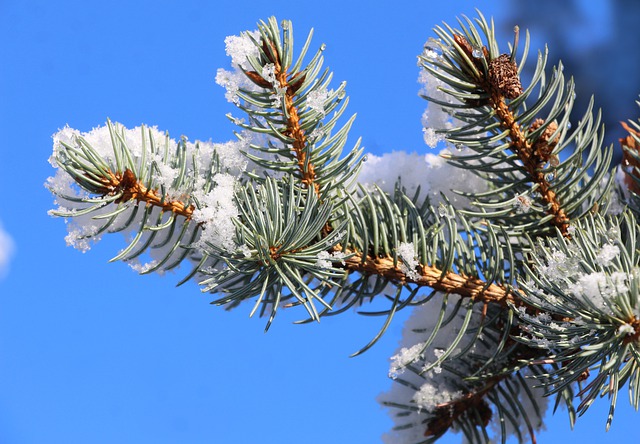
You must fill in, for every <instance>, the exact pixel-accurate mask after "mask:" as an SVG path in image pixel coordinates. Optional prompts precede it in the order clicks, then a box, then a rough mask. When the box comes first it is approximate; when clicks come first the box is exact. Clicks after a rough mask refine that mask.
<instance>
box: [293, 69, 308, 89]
mask: <svg viewBox="0 0 640 444" xmlns="http://www.w3.org/2000/svg"><path fill="white" fill-rule="evenodd" d="M306 78H307V73H306V72H304V71H300V72H299V73H298V74H296V75H295V76H293V77H292V78H291V79H290V80H289V90H291V94H295V93H297V92H298V90H299V89H300V87H301V86H302V84H303V83H304V81H305V79H306Z"/></svg>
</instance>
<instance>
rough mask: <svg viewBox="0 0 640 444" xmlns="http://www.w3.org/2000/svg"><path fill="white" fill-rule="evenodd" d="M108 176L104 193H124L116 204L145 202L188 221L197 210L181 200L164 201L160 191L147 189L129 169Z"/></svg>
mask: <svg viewBox="0 0 640 444" xmlns="http://www.w3.org/2000/svg"><path fill="white" fill-rule="evenodd" d="M108 174H109V177H108V178H106V177H105V178H103V180H102V182H103V184H104V189H103V190H102V192H103V193H104V194H105V195H111V196H115V195H116V194H118V193H122V195H121V197H119V198H118V199H117V200H116V201H115V202H116V203H120V202H127V201H129V200H132V199H135V200H137V201H138V202H145V203H146V204H147V205H152V206H155V207H159V208H161V209H162V211H170V212H172V213H175V214H177V215H180V216H184V217H185V218H187V219H190V218H191V215H192V214H193V211H194V210H195V207H194V206H193V205H188V206H187V205H185V203H184V202H181V201H179V200H163V198H162V195H161V194H160V193H158V190H155V189H149V188H147V187H145V186H144V184H143V183H142V182H141V181H139V180H138V179H137V177H136V176H135V174H134V173H133V171H131V170H130V169H129V168H127V169H125V170H124V173H119V172H116V173H113V172H111V171H109V173H108Z"/></svg>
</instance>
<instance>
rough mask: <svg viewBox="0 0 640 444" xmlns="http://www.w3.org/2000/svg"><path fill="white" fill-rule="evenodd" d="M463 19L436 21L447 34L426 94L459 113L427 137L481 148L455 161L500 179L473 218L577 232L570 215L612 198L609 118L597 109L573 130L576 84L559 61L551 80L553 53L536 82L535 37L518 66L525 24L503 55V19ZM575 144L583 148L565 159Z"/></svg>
mask: <svg viewBox="0 0 640 444" xmlns="http://www.w3.org/2000/svg"><path fill="white" fill-rule="evenodd" d="M460 25H461V29H460V30H456V29H453V28H451V27H449V26H448V25H446V24H445V25H444V27H436V28H435V31H436V34H437V35H438V36H439V38H440V40H431V41H430V42H429V44H428V46H427V47H426V48H425V52H424V53H423V55H422V56H421V57H420V61H421V64H422V67H423V68H424V70H425V77H424V78H425V79H426V80H425V82H431V83H433V86H430V87H429V88H428V91H429V92H431V95H425V96H424V97H425V98H426V99H427V100H429V101H430V102H431V105H430V108H431V107H432V106H433V107H435V109H436V110H437V109H440V111H439V112H442V113H444V114H445V115H447V116H449V118H448V122H449V123H448V127H445V128H437V127H436V128H427V133H426V134H432V135H433V134H436V135H438V134H439V135H440V136H438V137H443V138H444V139H445V140H446V141H447V142H449V143H451V144H453V145H455V146H466V147H468V148H469V149H470V150H471V151H472V152H473V153H472V154H464V155H463V154H460V155H456V154H452V155H450V156H449V160H450V162H451V163H452V164H453V165H455V166H457V167H460V168H465V169H472V170H473V171H474V172H475V173H476V174H478V175H479V176H481V177H482V178H484V179H485V180H487V181H488V182H489V183H490V184H491V187H490V189H489V190H488V191H487V192H484V193H476V194H475V195H473V196H471V195H470V196H469V197H471V198H473V199H474V205H475V206H476V207H477V210H465V214H467V215H469V216H473V217H477V218H484V219H486V220H489V221H491V222H492V223H495V224H499V225H501V226H503V227H505V228H506V229H507V231H508V232H509V233H510V234H511V235H515V236H518V235H521V234H522V233H523V232H524V231H526V232H527V233H528V234H529V235H533V234H540V235H545V234H549V233H552V232H553V229H555V228H558V229H559V230H560V231H561V232H562V233H563V234H564V235H565V236H568V231H567V230H568V228H569V226H570V221H571V220H572V219H576V218H580V217H582V216H584V215H585V214H586V212H587V211H588V210H589V209H590V208H592V207H593V205H594V204H596V203H598V204H599V203H602V202H603V200H604V199H605V198H606V196H607V190H608V186H606V187H604V188H602V187H601V185H600V184H601V182H602V180H603V178H604V177H605V176H606V174H607V173H608V165H609V163H610V160H611V155H612V147H604V148H603V147H602V137H603V131H602V128H601V127H600V125H599V117H596V119H595V120H594V118H593V116H592V115H591V110H590V109H589V110H587V113H586V114H585V116H584V117H583V119H582V120H581V121H580V123H579V124H578V125H577V126H576V128H575V129H573V130H570V125H571V124H570V122H569V113H570V111H571V108H572V106H573V101H574V87H573V82H572V81H569V82H565V80H564V76H563V74H562V66H561V65H559V66H558V68H555V69H554V70H553V71H552V75H551V78H550V80H549V82H548V83H547V81H546V76H545V72H544V71H545V65H546V53H545V54H540V55H539V56H538V62H537V66H536V70H535V73H534V75H533V78H532V80H531V83H530V85H528V86H526V87H523V86H522V82H521V79H520V77H519V73H520V72H521V71H522V69H523V66H524V63H525V61H526V54H528V49H529V48H528V47H529V38H528V35H527V38H526V40H525V48H524V51H523V57H522V60H521V61H520V64H519V65H517V64H516V50H517V46H516V45H517V44H518V41H519V38H518V36H519V30H518V29H517V28H516V30H515V35H516V38H515V42H514V46H513V47H512V48H511V53H510V54H505V53H503V54H501V53H500V51H499V49H498V44H497V42H496V39H495V33H494V28H493V23H488V22H487V21H486V20H485V18H484V17H483V16H482V15H481V14H479V18H477V19H475V20H473V21H472V20H471V19H468V18H465V19H464V20H461V21H460ZM482 36H483V37H484V40H485V41H486V44H485V42H484V41H483V37H482ZM430 79H431V80H430ZM427 84H428V85H429V83H427ZM536 91H537V97H534V95H535V92H536ZM528 101H530V102H533V103H529V104H527V102H528ZM430 138H432V136H430ZM568 150H572V151H573V152H572V153H571V154H570V155H568V157H566V159H563V155H562V153H563V151H564V152H566V151H568ZM583 154H586V156H583ZM583 157H585V159H584V160H583ZM591 190H594V192H591ZM595 190H597V192H596V191H595ZM516 210H517V211H516ZM554 227H555V228H554Z"/></svg>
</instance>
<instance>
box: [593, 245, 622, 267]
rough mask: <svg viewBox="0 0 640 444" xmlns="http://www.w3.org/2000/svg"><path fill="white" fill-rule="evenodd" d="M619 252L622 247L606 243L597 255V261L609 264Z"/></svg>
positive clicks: (605, 264) (604, 265)
mask: <svg viewBox="0 0 640 444" xmlns="http://www.w3.org/2000/svg"><path fill="white" fill-rule="evenodd" d="M619 254H620V248H619V247H618V246H617V245H612V244H604V245H603V246H602V248H601V249H600V251H599V252H598V255H597V256H596V262H598V263H599V264H600V265H602V266H603V267H606V266H609V265H611V262H612V261H613V260H614V259H615V258H616V257H618V255H619Z"/></svg>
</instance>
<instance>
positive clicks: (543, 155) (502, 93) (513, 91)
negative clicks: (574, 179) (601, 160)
mask: <svg viewBox="0 0 640 444" xmlns="http://www.w3.org/2000/svg"><path fill="white" fill-rule="evenodd" d="M515 33H516V38H515V41H516V42H517V41H518V34H519V29H518V28H517V27H516V29H515ZM453 37H454V40H455V42H456V43H457V44H458V46H459V47H460V48H461V49H462V51H463V52H464V54H465V55H466V56H467V58H468V59H469V60H471V61H472V62H473V64H474V65H475V67H476V69H477V71H476V72H477V74H478V77H477V83H478V86H479V88H480V90H481V91H485V92H486V93H487V95H488V104H489V106H491V108H492V109H493V110H494V111H495V113H496V116H497V117H498V119H499V120H500V126H501V127H502V128H503V129H504V130H506V131H508V134H509V135H508V138H509V140H510V144H509V145H510V148H511V149H512V150H513V151H514V152H515V153H516V154H517V155H518V158H519V159H520V160H521V161H522V164H523V166H524V169H525V171H526V173H527V175H528V176H529V179H530V181H531V182H532V183H535V184H537V185H538V192H539V194H540V195H541V197H542V199H543V200H544V201H545V202H546V203H547V204H548V205H549V209H548V210H547V212H548V214H550V215H552V216H553V218H552V219H551V220H550V222H551V223H552V224H553V225H554V226H555V227H557V228H558V229H559V230H560V232H561V233H562V235H563V236H569V234H568V232H567V229H568V228H569V223H570V220H569V217H568V216H567V213H566V211H565V209H564V208H563V205H562V204H561V202H560V200H559V198H558V196H557V195H556V193H555V192H554V191H553V190H552V186H551V184H550V183H549V181H547V179H546V177H545V176H546V173H545V172H544V171H543V167H544V165H545V164H546V163H547V162H548V161H549V160H550V159H551V155H552V152H553V148H554V146H555V144H556V143H557V137H556V138H555V139H554V140H549V138H550V137H551V135H552V134H555V132H556V130H557V128H558V126H557V124H556V123H555V122H550V123H549V124H548V125H546V129H545V132H544V133H543V134H542V135H541V137H540V138H538V139H537V140H536V141H535V143H532V142H531V140H530V139H528V138H527V137H526V135H525V129H524V128H523V127H522V126H520V124H518V122H517V119H516V116H515V114H514V113H513V111H512V109H511V107H510V106H509V103H508V100H509V101H511V100H514V99H517V98H518V97H520V95H521V94H522V93H523V90H522V83H521V81H520V76H519V74H518V67H517V65H516V63H515V61H514V60H513V59H514V57H513V55H514V54H515V50H516V48H515V46H514V48H513V52H512V55H511V56H509V55H508V54H502V55H500V56H498V57H495V58H493V59H491V56H490V54H489V51H488V50H487V47H486V46H483V47H482V49H481V52H482V55H481V56H479V55H478V54H477V51H478V49H477V48H476V49H474V48H473V47H472V46H471V44H470V43H469V42H468V41H467V39H466V38H465V37H464V36H462V35H460V34H454V36H453ZM484 59H486V60H487V62H488V64H489V69H488V70H487V69H486V68H484V66H483V61H484ZM481 60H482V61H481ZM487 62H485V63H487ZM480 103H482V102H480ZM480 103H479V104H480ZM544 123H545V122H544V120H542V119H538V120H537V121H536V122H534V125H532V127H531V129H530V131H535V130H536V129H537V128H539V127H541V126H542V125H543V124H544Z"/></svg>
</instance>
